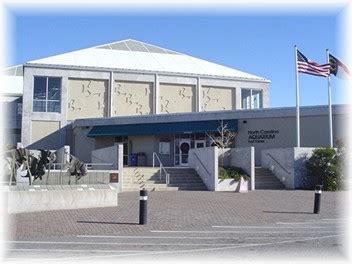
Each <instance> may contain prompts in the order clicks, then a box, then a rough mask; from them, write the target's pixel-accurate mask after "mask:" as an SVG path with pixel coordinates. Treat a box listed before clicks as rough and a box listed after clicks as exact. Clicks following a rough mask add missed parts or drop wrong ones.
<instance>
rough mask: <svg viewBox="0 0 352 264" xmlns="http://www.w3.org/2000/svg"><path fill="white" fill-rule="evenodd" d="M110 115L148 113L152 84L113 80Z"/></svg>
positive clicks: (151, 98)
mask: <svg viewBox="0 0 352 264" xmlns="http://www.w3.org/2000/svg"><path fill="white" fill-rule="evenodd" d="M112 97H113V106H112V116H126V115H149V114H151V113H152V109H153V84H152V83H143V82H122V81H115V83H114V87H113V91H112Z"/></svg>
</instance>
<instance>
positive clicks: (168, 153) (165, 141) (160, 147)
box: [159, 140, 171, 155]
mask: <svg viewBox="0 0 352 264" xmlns="http://www.w3.org/2000/svg"><path fill="white" fill-rule="evenodd" d="M164 144H168V152H167V151H166V152H163V150H164V148H163V147H162V145H164ZM159 154H161V155H170V154H171V140H160V141H159Z"/></svg>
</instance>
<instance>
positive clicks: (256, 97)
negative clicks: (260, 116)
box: [251, 90, 263, 109]
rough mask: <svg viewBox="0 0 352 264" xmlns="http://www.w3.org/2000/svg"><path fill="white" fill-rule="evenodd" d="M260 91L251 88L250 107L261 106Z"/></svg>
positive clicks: (256, 107)
mask: <svg viewBox="0 0 352 264" xmlns="http://www.w3.org/2000/svg"><path fill="white" fill-rule="evenodd" d="M262 94H263V93H262V91H258V90H252V105H251V107H252V109H258V108H263V106H262Z"/></svg>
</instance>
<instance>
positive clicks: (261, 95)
mask: <svg viewBox="0 0 352 264" xmlns="http://www.w3.org/2000/svg"><path fill="white" fill-rule="evenodd" d="M243 90H246V91H249V98H250V99H249V105H247V107H246V108H244V107H243V97H242V91H243ZM253 91H257V92H259V107H253V98H254V97H253ZM248 106H249V107H248ZM262 108H263V89H255V88H241V109H244V110H249V109H262Z"/></svg>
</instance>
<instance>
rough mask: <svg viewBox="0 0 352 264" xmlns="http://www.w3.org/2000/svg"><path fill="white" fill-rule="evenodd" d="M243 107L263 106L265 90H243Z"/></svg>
mask: <svg viewBox="0 0 352 264" xmlns="http://www.w3.org/2000/svg"><path fill="white" fill-rule="evenodd" d="M241 94H242V95H241V97H242V98H241V99H242V109H258V108H263V91H261V90H254V89H242V90H241Z"/></svg>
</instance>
